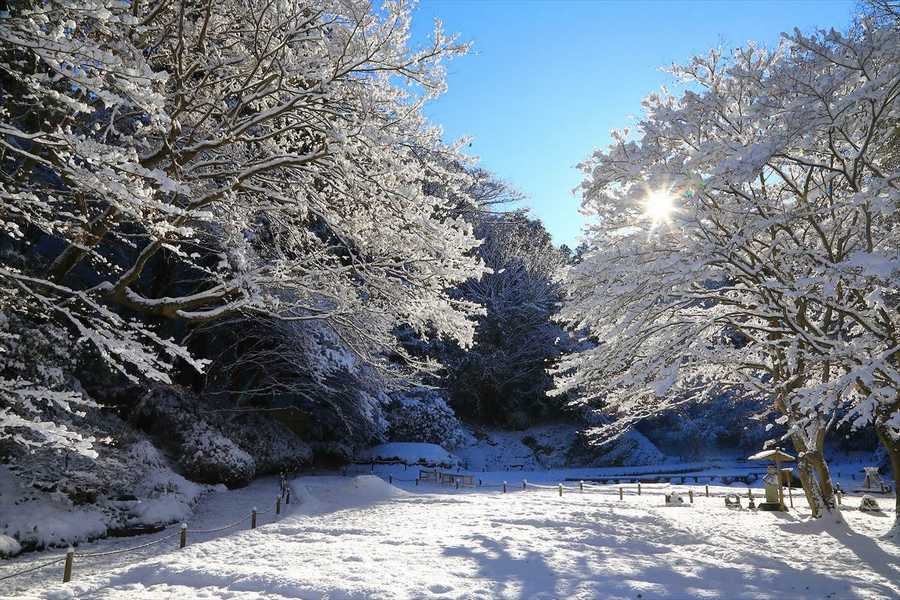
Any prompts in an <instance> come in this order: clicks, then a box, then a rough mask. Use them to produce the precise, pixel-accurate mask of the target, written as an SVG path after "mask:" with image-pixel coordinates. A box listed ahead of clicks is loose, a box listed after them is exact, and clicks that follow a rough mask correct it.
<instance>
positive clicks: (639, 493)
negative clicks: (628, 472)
mask: <svg viewBox="0 0 900 600" xmlns="http://www.w3.org/2000/svg"><path fill="white" fill-rule="evenodd" d="M640 495H641V482H640V481H638V496H640Z"/></svg>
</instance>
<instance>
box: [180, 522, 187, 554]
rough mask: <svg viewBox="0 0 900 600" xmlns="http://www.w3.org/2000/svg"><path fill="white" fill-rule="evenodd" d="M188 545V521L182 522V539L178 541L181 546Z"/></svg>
mask: <svg viewBox="0 0 900 600" xmlns="http://www.w3.org/2000/svg"><path fill="white" fill-rule="evenodd" d="M185 546H187V523H182V524H181V539H180V540H179V542H178V547H179V548H184V547H185Z"/></svg>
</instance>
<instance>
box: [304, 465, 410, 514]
mask: <svg viewBox="0 0 900 600" xmlns="http://www.w3.org/2000/svg"><path fill="white" fill-rule="evenodd" d="M291 489H292V490H293V494H294V496H295V497H296V498H297V499H298V500H299V503H300V512H302V513H305V514H322V513H327V512H332V511H337V510H344V509H348V508H364V507H367V506H371V505H372V504H376V503H378V502H382V501H385V500H390V499H392V498H396V497H398V496H408V495H409V492H405V491H403V490H401V489H399V488H396V487H394V486H392V485H390V484H388V483H387V482H386V481H385V480H384V479H382V478H380V477H376V476H375V475H360V476H357V477H334V476H317V477H298V478H297V479H294V480H293V481H291ZM292 502H293V500H292Z"/></svg>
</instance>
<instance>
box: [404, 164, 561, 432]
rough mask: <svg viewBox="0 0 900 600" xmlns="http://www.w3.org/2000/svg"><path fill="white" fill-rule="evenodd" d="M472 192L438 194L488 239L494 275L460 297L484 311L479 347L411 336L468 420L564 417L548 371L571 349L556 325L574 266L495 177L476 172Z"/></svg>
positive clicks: (462, 289) (485, 255)
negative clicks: (564, 274)
mask: <svg viewBox="0 0 900 600" xmlns="http://www.w3.org/2000/svg"><path fill="white" fill-rule="evenodd" d="M469 175H470V177H471V185H469V186H468V187H467V188H465V189H464V190H462V191H461V192H459V193H457V194H455V195H454V194H452V193H450V192H448V191H447V190H438V191H437V193H441V194H443V195H445V196H447V197H448V198H450V201H451V202H453V203H454V204H455V212H456V213H457V214H459V215H461V218H464V219H466V220H467V221H469V222H470V223H472V225H473V227H474V231H475V235H476V237H477V238H479V239H480V240H481V245H480V246H479V248H478V256H479V257H480V258H481V259H482V260H483V261H484V263H485V264H486V265H487V266H488V267H489V268H490V270H491V271H490V273H487V274H485V275H484V276H482V277H481V278H480V279H477V280H476V279H472V280H468V281H466V282H463V283H462V284H461V285H459V286H458V287H457V288H456V289H455V290H454V296H455V297H458V298H461V299H463V300H465V301H467V302H472V303H475V304H478V305H480V306H482V307H483V308H484V314H482V315H481V316H479V317H478V321H477V327H476V331H475V338H474V345H473V346H472V347H471V348H466V347H461V346H460V345H459V344H457V343H453V342H442V341H439V342H436V343H431V344H430V345H425V344H422V343H421V340H420V339H418V338H415V339H411V338H413V336H407V341H408V345H409V346H410V347H411V348H413V349H414V352H415V353H416V354H419V355H425V356H431V357H434V358H436V359H437V361H438V362H440V363H441V364H442V365H444V367H446V371H445V373H444V376H443V377H442V378H441V379H439V380H436V381H434V384H435V385H437V386H441V387H444V388H446V389H447V392H448V399H449V401H450V404H451V406H452V407H453V408H454V410H456V412H457V413H458V414H460V415H461V416H463V417H466V418H469V419H474V420H477V421H479V422H482V423H489V424H496V425H500V426H513V427H525V426H527V425H529V424H534V423H537V422H541V421H543V420H545V419H547V418H550V417H555V416H558V413H559V410H560V405H561V402H560V401H559V400H558V399H549V398H547V395H546V392H547V390H548V389H550V388H551V387H552V385H553V383H552V379H551V378H550V377H549V375H548V374H547V371H546V368H547V367H548V366H549V364H550V363H552V362H553V361H555V360H556V359H557V358H558V357H559V356H560V354H561V353H562V352H564V351H566V350H568V349H569V346H570V337H569V336H568V335H567V333H566V332H565V331H564V329H563V328H561V327H560V326H559V325H558V324H556V323H554V322H553V321H552V316H553V314H554V313H555V312H556V310H557V307H558V303H559V301H560V299H561V297H562V292H561V289H560V286H559V284H558V283H557V282H556V281H554V274H555V272H556V271H557V269H559V268H560V267H561V266H562V265H563V263H564V262H565V261H566V260H567V255H566V253H565V252H564V251H562V250H560V249H559V248H557V247H555V246H554V245H553V242H552V240H551V238H550V234H549V233H548V232H547V230H546V229H545V228H544V226H543V224H542V223H541V222H540V221H539V220H537V219H534V218H532V217H531V216H530V215H529V214H528V212H527V211H526V210H522V209H514V207H515V205H516V203H518V202H519V201H520V200H522V196H521V194H519V193H518V192H516V191H515V190H513V189H512V188H510V186H509V185H507V184H506V183H504V182H503V181H500V180H499V179H497V177H496V176H493V175H492V174H490V173H487V172H485V171H483V170H479V169H475V170H471V171H470V173H469Z"/></svg>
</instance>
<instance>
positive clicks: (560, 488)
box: [559, 484, 562, 498]
mask: <svg viewBox="0 0 900 600" xmlns="http://www.w3.org/2000/svg"><path fill="white" fill-rule="evenodd" d="M559 497H560V498H562V484H559Z"/></svg>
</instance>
